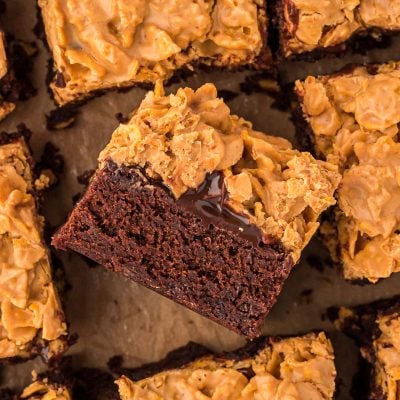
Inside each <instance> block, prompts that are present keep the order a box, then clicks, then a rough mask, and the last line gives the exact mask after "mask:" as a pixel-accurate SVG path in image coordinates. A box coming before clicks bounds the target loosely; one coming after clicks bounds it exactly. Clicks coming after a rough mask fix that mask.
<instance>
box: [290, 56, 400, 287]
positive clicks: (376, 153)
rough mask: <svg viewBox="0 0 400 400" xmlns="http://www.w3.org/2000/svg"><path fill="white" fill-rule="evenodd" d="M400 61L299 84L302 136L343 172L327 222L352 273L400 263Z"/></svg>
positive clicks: (374, 274) (376, 272) (381, 274)
mask: <svg viewBox="0 0 400 400" xmlns="http://www.w3.org/2000/svg"><path fill="white" fill-rule="evenodd" d="M399 88H400V63H399V62H390V63H387V64H382V65H360V66H354V65H353V66H348V67H346V68H345V69H344V70H342V71H340V72H338V73H336V74H333V75H325V76H319V77H313V76H309V77H307V78H306V79H305V80H304V81H297V82H296V85H295V90H296V94H297V97H298V103H297V109H296V110H295V117H294V119H295V122H296V123H297V126H298V128H299V134H298V136H302V140H303V141H307V140H304V139H306V138H307V136H308V137H309V139H310V140H308V142H309V143H310V144H311V145H312V146H313V149H314V151H315V153H316V154H317V156H319V157H321V158H323V159H326V160H327V161H329V162H331V163H333V164H335V165H337V166H338V167H339V169H340V171H341V172H342V173H343V179H342V181H341V184H340V186H339V190H338V191H337V199H338V203H337V206H336V207H335V208H334V210H333V212H332V213H331V215H330V216H329V218H328V220H327V221H326V223H324V224H323V226H322V228H321V232H322V234H323V235H324V236H325V240H326V243H327V245H328V247H329V248H330V250H331V253H332V256H333V259H334V260H335V261H337V262H338V263H339V265H340V266H341V269H342V271H343V275H344V277H345V278H346V279H349V280H367V281H369V282H376V281H378V280H379V279H381V278H386V277H388V276H390V275H391V274H392V273H393V272H397V271H399V270H400V257H399V254H400V253H399V251H400V236H399V232H400V231H399V229H400V208H399V207H400V206H399V205H400V183H399V181H398V179H397V176H398V171H399V168H400V158H399V157H398V154H399V151H400V143H399V141H398V139H399V135H398V130H399V122H400V112H399V110H400V96H399Z"/></svg>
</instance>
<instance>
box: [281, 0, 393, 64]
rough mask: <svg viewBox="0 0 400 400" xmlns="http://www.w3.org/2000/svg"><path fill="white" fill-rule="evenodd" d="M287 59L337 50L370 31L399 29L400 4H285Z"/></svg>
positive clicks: (286, 0) (336, 0) (383, 0)
mask: <svg viewBox="0 0 400 400" xmlns="http://www.w3.org/2000/svg"><path fill="white" fill-rule="evenodd" d="M283 4H284V5H283V8H284V9H283V18H284V25H285V30H286V35H287V38H285V39H284V43H283V45H284V53H285V56H287V57H288V56H290V55H292V54H299V53H304V52H308V51H313V50H315V49H317V48H325V47H330V46H337V45H340V44H342V43H344V42H345V41H346V40H348V39H349V38H350V37H351V36H352V35H354V34H355V33H360V32H363V31H366V30H367V29H370V28H379V29H382V30H385V31H394V30H399V29H400V0H283Z"/></svg>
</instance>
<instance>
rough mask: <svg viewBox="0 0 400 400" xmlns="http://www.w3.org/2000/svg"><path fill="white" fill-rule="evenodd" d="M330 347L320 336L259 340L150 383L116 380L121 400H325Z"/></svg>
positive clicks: (329, 387)
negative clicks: (186, 399) (256, 399)
mask: <svg viewBox="0 0 400 400" xmlns="http://www.w3.org/2000/svg"><path fill="white" fill-rule="evenodd" d="M335 377H336V370H335V365H334V354H333V348H332V345H331V343H330V341H329V340H328V339H327V338H326V336H325V334H324V333H319V334H308V335H304V336H298V337H292V338H284V339H282V338H262V339H261V340H258V341H257V342H256V343H255V344H254V343H253V344H252V345H251V346H246V347H245V348H244V349H240V350H238V351H237V352H232V353H228V354H222V355H208V356H205V357H202V358H199V359H197V360H195V361H193V362H191V363H189V364H186V365H183V366H181V367H180V368H174V369H167V370H165V371H163V372H159V373H157V374H155V375H153V376H150V377H148V378H145V379H142V380H139V381H136V382H134V381H132V380H131V379H129V378H128V377H126V376H123V377H121V378H120V379H119V380H117V382H116V383H117V384H118V386H119V392H120V396H121V399H122V400H132V399H138V398H140V399H152V398H155V397H157V398H159V397H161V398H163V399H166V400H170V399H174V398H198V397H200V396H201V398H203V399H214V400H220V399H226V398H230V399H242V398H249V399H250V398H264V399H283V398H291V399H298V400H310V399H315V400H329V399H332V398H333V395H334V391H335Z"/></svg>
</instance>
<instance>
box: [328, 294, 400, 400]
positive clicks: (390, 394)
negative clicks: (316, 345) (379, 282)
mask: <svg viewBox="0 0 400 400" xmlns="http://www.w3.org/2000/svg"><path fill="white" fill-rule="evenodd" d="M330 314H331V315H330V317H331V319H332V320H333V321H334V322H335V325H336V327H337V328H338V329H340V330H342V331H343V332H344V333H346V334H347V335H349V336H351V337H352V338H353V339H355V341H356V343H357V344H358V345H359V346H360V352H361V356H362V358H363V360H364V362H366V364H367V371H366V372H367V376H364V375H362V376H360V379H359V382H356V384H355V385H354V388H353V391H354V392H355V394H356V397H355V398H367V399H369V400H383V399H388V400H391V399H393V400H395V399H397V398H398V396H399V393H400V342H399V332H400V297H398V296H397V297H394V298H392V299H386V300H379V301H376V302H374V303H371V304H366V305H361V306H357V307H352V308H346V307H341V308H339V309H332V310H330Z"/></svg>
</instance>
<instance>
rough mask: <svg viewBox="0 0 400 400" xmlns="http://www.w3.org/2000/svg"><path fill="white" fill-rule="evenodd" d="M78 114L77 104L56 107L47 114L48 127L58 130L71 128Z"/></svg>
mask: <svg viewBox="0 0 400 400" xmlns="http://www.w3.org/2000/svg"><path fill="white" fill-rule="evenodd" d="M78 114H79V110H78V106H77V105H75V104H72V105H68V106H64V107H61V108H56V109H54V110H52V111H50V113H49V114H47V115H46V121H47V122H46V126H47V129H49V130H58V129H66V128H70V127H72V126H73V125H74V123H75V121H76V117H77V115H78Z"/></svg>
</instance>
